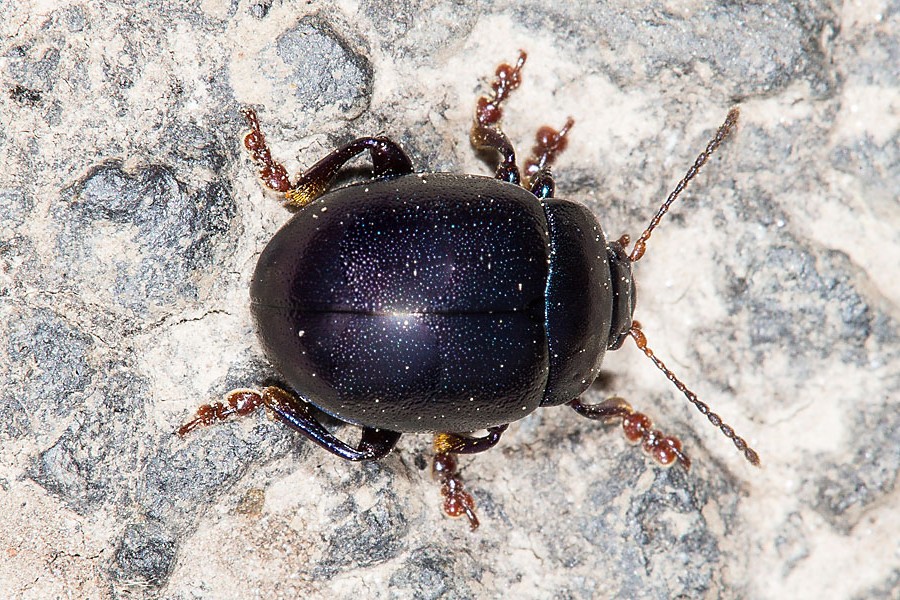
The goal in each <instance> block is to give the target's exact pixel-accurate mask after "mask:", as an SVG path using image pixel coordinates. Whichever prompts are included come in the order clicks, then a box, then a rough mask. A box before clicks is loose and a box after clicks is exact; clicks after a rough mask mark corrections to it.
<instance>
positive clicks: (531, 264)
mask: <svg viewBox="0 0 900 600" xmlns="http://www.w3.org/2000/svg"><path fill="white" fill-rule="evenodd" d="M524 62H525V54H524V53H522V54H521V55H520V57H519V61H518V63H517V64H516V65H515V67H511V66H509V65H501V66H500V67H499V68H498V70H497V75H496V79H495V81H494V83H493V93H492V94H491V95H490V96H488V97H483V98H481V99H480V101H479V103H478V107H477V110H476V119H475V126H474V128H473V130H472V143H473V145H475V146H476V147H478V148H481V149H491V150H496V151H498V152H499V153H500V156H501V161H500V164H499V166H498V169H497V177H496V178H495V179H492V178H488V177H478V176H472V175H451V174H446V173H423V174H414V173H413V172H412V171H413V170H412V165H411V163H410V161H409V159H408V158H407V157H406V155H405V154H404V153H403V151H402V150H401V149H400V148H399V147H398V146H397V145H396V144H394V143H393V142H391V141H390V140H388V139H386V138H381V137H375V138H360V139H357V140H355V141H353V142H350V143H349V144H347V145H345V146H343V147H341V148H340V149H338V150H336V151H334V152H333V153H332V154H330V155H329V156H327V157H326V158H325V159H323V160H322V161H320V162H319V163H317V164H316V165H314V166H313V167H312V168H310V169H309V170H307V171H306V172H305V173H303V175H302V176H301V177H300V179H299V180H298V181H297V182H296V183H294V184H291V183H290V181H289V179H288V177H287V173H286V171H285V169H284V167H282V166H281V165H280V164H278V163H277V162H275V161H274V160H273V159H272V157H271V154H270V152H269V150H268V147H267V146H266V143H265V138H264V136H263V134H262V132H261V130H260V126H259V121H258V119H257V117H256V114H255V113H254V112H253V111H250V110H248V111H246V113H245V114H246V116H247V119H248V121H249V123H250V126H251V129H252V131H251V133H250V134H249V135H248V136H247V138H246V145H247V148H248V149H249V150H250V151H251V152H252V153H253V157H254V159H255V160H256V161H257V162H258V163H259V164H260V166H261V175H262V178H263V180H264V181H265V183H266V184H267V186H268V187H270V188H271V189H273V190H276V191H279V192H284V193H285V194H286V197H287V199H288V205H289V206H291V207H295V208H298V209H299V210H297V213H296V214H295V215H294V217H293V218H292V219H291V220H290V221H289V222H288V223H287V224H286V225H285V226H284V227H283V228H282V229H281V230H280V231H279V232H278V233H277V234H276V235H275V237H274V238H273V239H272V241H271V242H269V244H268V245H267V246H266V248H265V249H264V250H263V252H262V255H261V256H260V259H259V263H258V264H257V267H256V272H255V273H254V276H253V282H252V287H251V292H250V294H251V301H252V305H251V307H252V312H253V315H254V317H255V319H256V322H257V326H258V329H259V334H260V339H261V341H262V344H263V347H264V349H265V351H266V354H267V356H268V357H269V358H270V359H271V360H272V362H273V363H274V364H275V366H276V367H277V368H278V370H279V371H280V372H281V373H282V375H283V376H284V378H285V380H286V382H287V383H288V384H289V385H290V387H291V388H292V389H293V390H294V393H292V392H288V391H286V390H284V389H281V388H277V387H269V388H266V389H265V390H263V391H262V392H256V391H253V390H236V391H234V392H231V393H230V394H229V395H228V397H227V400H226V402H225V403H218V404H213V405H206V406H203V407H201V409H200V410H199V411H198V415H197V417H196V418H195V419H194V420H193V421H191V422H189V423H187V424H186V425H184V426H183V427H182V428H181V430H180V433H186V432H187V431H189V430H191V429H193V428H194V427H195V426H197V425H200V424H207V423H210V422H212V421H214V420H216V419H221V418H225V417H227V416H228V415H231V414H246V413H248V412H250V411H252V410H253V409H254V408H255V407H257V406H258V405H260V404H264V405H266V406H268V407H269V408H270V409H271V410H272V411H273V412H274V413H275V415H277V416H278V417H279V418H280V419H281V420H283V421H285V422H286V423H288V424H289V425H291V426H293V427H295V428H296V429H298V430H299V431H300V432H301V433H303V434H304V435H306V436H307V437H308V438H310V439H311V440H313V441H315V442H317V443H318V444H320V445H321V446H323V447H324V448H326V449H327V450H329V451H331V452H332V453H334V454H336V455H338V456H341V457H343V458H346V459H349V460H366V459H377V458H381V457H383V456H385V455H386V454H387V453H388V452H390V451H391V449H392V448H393V447H394V445H395V444H396V443H397V440H398V439H399V437H400V434H401V433H406V432H436V436H435V450H436V458H435V467H434V470H435V473H436V475H437V477H438V478H439V479H440V481H441V483H442V493H443V495H444V510H445V512H447V514H449V515H451V516H461V515H463V514H465V515H467V516H468V518H469V520H470V523H471V525H472V527H473V529H474V528H475V527H477V526H478V520H477V518H476V516H475V513H474V501H473V499H472V497H471V496H470V495H469V494H468V493H467V492H466V491H465V490H464V489H463V485H462V482H461V480H460V478H459V475H458V474H457V472H456V462H455V459H454V455H455V454H460V453H474V452H481V451H483V450H486V449H488V448H490V447H492V446H493V445H495V444H496V443H497V442H498V441H499V439H500V435H501V434H502V433H503V431H504V430H505V429H506V427H507V426H508V424H509V423H511V422H513V421H517V420H519V419H521V418H523V417H525V416H526V415H528V414H530V413H531V412H533V411H534V410H535V409H537V408H538V407H542V406H543V407H545V406H556V405H559V404H564V403H568V404H569V405H570V406H571V407H572V408H574V409H575V410H576V411H578V412H579V413H580V414H582V415H584V416H586V417H589V418H592V419H604V420H606V419H621V420H622V422H623V426H624V428H625V433H626V435H627V436H628V437H629V439H631V440H633V441H640V442H641V443H642V445H643V447H644V449H645V450H647V451H648V452H649V453H650V454H651V455H652V456H654V458H656V460H658V461H659V462H660V463H662V464H671V463H673V462H674V461H675V460H676V459H677V460H680V461H681V462H682V463H683V464H684V465H685V466H686V467H687V466H689V464H690V463H689V461H688V458H687V456H686V455H685V454H684V453H683V452H682V451H681V443H680V442H679V441H678V440H677V439H676V438H674V437H668V436H664V435H663V434H662V433H660V432H659V431H657V430H655V429H653V427H652V423H651V422H650V420H649V419H648V418H647V417H646V416H645V415H643V414H641V413H638V412H635V411H634V410H633V409H632V408H631V406H629V405H628V404H627V403H626V402H625V401H624V400H622V399H620V398H612V399H609V400H607V401H605V402H602V403H600V404H595V405H586V404H583V403H582V402H581V401H580V400H579V399H578V398H579V396H580V395H581V394H582V393H583V392H584V391H585V390H586V389H587V388H588V387H589V386H590V385H591V383H592V382H593V381H594V379H595V378H596V376H597V373H598V372H599V369H600V363H601V361H602V359H603V355H604V353H605V352H606V350H614V349H617V348H619V347H620V346H621V345H622V343H623V342H624V340H625V339H626V338H627V337H628V336H632V337H634V339H635V340H636V341H637V342H638V345H639V347H640V348H641V349H642V350H643V351H644V352H645V353H646V354H647V355H648V356H649V357H650V358H652V359H653V360H654V361H655V362H656V364H657V366H658V367H660V368H661V369H662V370H663V371H665V372H666V374H667V375H668V376H669V377H670V379H672V380H673V381H674V382H675V384H676V386H678V388H679V389H680V390H681V391H682V392H684V393H685V394H686V395H687V397H688V399H689V400H691V402H693V403H694V404H695V405H697V406H698V408H700V410H701V411H702V412H704V413H705V414H707V416H708V417H709V419H710V420H711V421H712V422H713V423H714V424H716V425H717V426H719V427H720V428H721V429H722V431H723V432H724V433H725V434H726V435H727V436H728V437H730V438H731V439H732V440H733V441H734V443H735V444H736V445H737V447H738V448H739V449H740V450H742V451H743V452H744V453H745V455H746V457H747V458H748V460H750V461H751V462H753V463H754V464H757V463H758V457H757V456H756V453H755V452H754V451H753V450H751V449H750V448H749V447H748V446H747V444H746V443H745V442H744V440H743V439H742V438H740V437H738V436H737V435H735V434H734V432H733V430H732V429H731V428H730V427H728V426H727V425H725V424H724V423H723V422H722V420H721V419H720V418H719V417H718V416H717V415H716V414H715V413H712V412H710V411H709V408H708V407H707V406H706V405H705V404H703V403H702V402H700V401H699V400H698V399H697V398H696V396H694V394H693V393H692V392H690V390H688V389H687V388H686V387H685V386H684V385H683V384H682V383H681V382H680V381H678V380H677V379H676V378H675V376H674V375H673V374H672V373H671V372H670V371H669V370H668V369H666V368H665V365H663V364H662V362H660V361H659V359H657V358H656V357H655V356H654V355H653V353H652V352H651V351H650V350H649V348H647V345H646V341H645V339H644V337H643V334H642V333H641V331H640V326H639V325H638V324H637V323H636V322H634V321H633V320H632V313H633V311H634V301H635V287H634V280H633V278H632V272H631V263H632V262H634V261H636V260H638V259H639V258H640V257H641V255H642V254H643V252H644V248H645V243H646V241H647V239H648V238H649V237H650V233H651V231H652V230H653V228H654V227H656V225H657V223H658V222H659V219H660V218H661V217H662V216H663V214H665V212H666V210H667V209H668V207H669V205H670V204H671V203H672V202H673V201H674V200H675V197H676V196H677V195H678V193H679V192H680V191H681V190H682V189H683V188H684V186H685V185H686V184H687V182H688V181H689V180H690V179H691V178H693V177H694V175H696V173H697V171H698V170H699V168H700V167H701V166H702V165H703V164H704V163H705V162H706V160H707V159H708V158H709V155H710V154H711V153H712V152H713V150H715V148H716V147H717V146H718V145H719V144H720V143H721V141H722V140H723V139H724V138H725V136H726V135H727V134H728V133H729V131H730V130H731V129H732V128H733V127H734V124H735V122H736V119H737V111H736V110H735V111H732V112H731V113H729V117H728V119H727V120H726V122H725V124H724V125H723V126H722V127H721V128H720V129H719V131H718V132H717V134H716V136H715V138H714V139H713V140H712V141H711V142H710V143H709V145H708V146H707V148H706V150H705V151H704V152H703V153H702V154H701V155H700V156H699V157H698V158H697V161H696V162H695V163H694V166H693V167H692V168H691V170H690V171H689V172H688V174H687V175H686V176H685V178H684V179H683V180H682V181H681V182H680V183H679V184H678V186H677V187H676V189H675V191H674V192H673V193H672V194H671V195H670V197H669V199H668V200H667V201H666V203H665V204H664V205H663V206H662V207H661V208H660V210H659V211H658V213H657V215H656V217H655V218H654V219H653V221H652V222H651V224H650V226H649V227H648V228H647V230H646V231H645V232H644V234H643V235H642V236H641V237H640V238H639V239H638V241H637V242H636V243H635V246H634V249H633V250H632V252H631V254H630V255H629V253H627V252H626V250H625V246H627V245H628V243H629V241H628V238H627V237H623V238H621V239H620V240H618V241H612V242H610V241H607V239H606V237H605V236H604V234H603V231H602V230H601V228H600V226H599V225H598V223H597V220H596V219H595V218H594V216H593V215H592V214H591V213H590V212H589V211H588V210H586V209H585V208H584V207H583V206H581V205H579V204H576V203H573V202H569V201H566V200H560V199H556V198H553V191H554V184H553V179H552V177H551V175H550V171H549V167H550V164H551V163H552V162H553V160H554V159H555V157H556V155H557V154H558V153H559V152H561V151H562V150H563V149H564V148H565V142H566V133H567V132H568V130H569V128H570V127H571V125H572V121H571V119H570V120H569V122H567V123H566V126H565V127H564V128H563V129H562V130H560V131H555V130H553V129H550V128H547V127H544V128H541V130H540V131H539V132H538V136H537V144H536V146H535V148H534V156H533V157H532V158H531V159H530V160H529V161H528V162H527V167H526V175H528V177H529V183H530V185H529V188H528V189H526V188H525V187H522V185H521V178H520V174H519V169H518V167H517V165H516V159H515V153H514V151H513V148H512V145H511V144H510V142H509V140H508V139H507V137H506V136H505V135H504V134H503V132H502V131H501V130H500V128H499V126H498V124H499V121H500V116H501V104H502V102H503V101H504V100H505V99H506V98H507V96H508V94H509V92H510V91H511V90H513V89H515V88H516V87H517V86H518V84H519V81H520V71H521V68H522V66H523V64H524ZM365 150H368V151H369V152H370V154H371V156H372V162H373V165H374V177H373V180H372V181H371V182H368V183H360V184H356V185H350V186H347V187H343V188H338V189H335V190H331V191H328V192H326V189H327V186H328V184H329V182H330V181H331V180H332V179H333V178H334V176H335V175H336V174H337V173H338V171H339V170H340V168H341V167H342V166H343V165H344V164H345V163H346V162H347V161H348V160H350V159H351V158H353V157H354V156H356V155H357V154H359V153H360V152H363V151H365ZM311 405H312V406H314V407H315V408H316V409H319V410H321V411H324V412H325V413H328V414H329V415H331V416H332V417H335V418H337V419H339V420H341V421H344V422H347V423H352V424H356V425H359V426H360V427H362V438H361V440H360V442H359V443H358V444H357V445H356V446H355V447H354V446H351V445H349V444H347V443H345V442H343V441H341V440H339V439H337V438H336V437H335V436H334V435H332V434H331V433H330V432H329V431H328V430H327V429H326V428H325V427H324V426H323V425H322V423H321V422H320V420H319V418H318V417H317V414H316V411H315V410H314V409H312V408H311ZM484 429H486V430H487V432H488V433H487V435H486V436H483V437H473V436H471V435H469V434H468V432H473V431H478V430H484Z"/></svg>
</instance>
